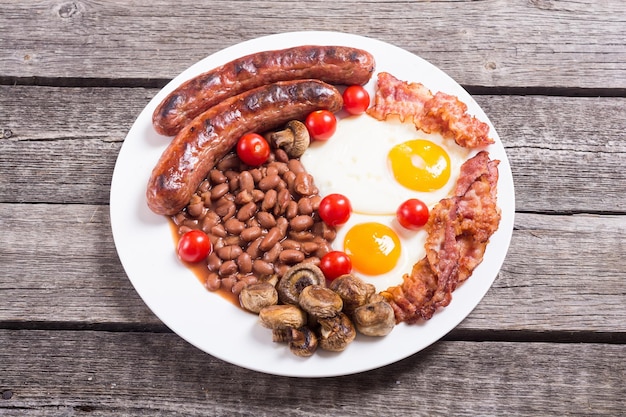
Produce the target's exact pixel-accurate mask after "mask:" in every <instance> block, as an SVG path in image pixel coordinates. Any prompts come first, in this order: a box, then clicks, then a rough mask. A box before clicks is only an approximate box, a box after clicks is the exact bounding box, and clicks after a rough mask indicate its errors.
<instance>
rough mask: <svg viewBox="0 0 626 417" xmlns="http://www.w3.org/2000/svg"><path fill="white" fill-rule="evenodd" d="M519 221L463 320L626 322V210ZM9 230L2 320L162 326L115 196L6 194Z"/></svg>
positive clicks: (2, 207) (1, 221)
mask: <svg viewBox="0 0 626 417" xmlns="http://www.w3.org/2000/svg"><path fill="white" fill-rule="evenodd" d="M25 208H27V211H24V209H25ZM515 229H516V230H515V232H514V235H513V240H512V244H511V248H510V251H509V253H508V256H507V259H506V261H505V263H504V266H503V268H502V270H501V272H500V275H499V277H498V278H497V279H496V282H495V284H494V285H493V287H492V288H491V289H490V291H489V292H488V293H487V295H486V297H485V298H484V299H483V300H482V302H481V303H480V304H479V306H478V308H477V309H476V310H475V311H474V312H473V313H472V314H471V315H470V316H469V317H468V318H467V319H466V320H465V321H464V322H463V323H462V325H461V326H460V327H459V329H460V330H481V331H485V330H486V331H491V330H493V331H510V330H527V331H533V332H547V331H553V330H554V331H563V332H567V331H569V332H608V333H612V332H615V333H618V332H621V333H623V332H626V291H624V285H623V283H624V279H626V275H625V274H626V270H624V267H623V259H622V258H623V254H624V253H626V247H625V246H624V245H625V242H626V239H625V238H624V237H625V236H626V218H625V217H624V216H593V215H575V216H546V215H536V214H524V213H520V214H518V215H517V217H516V220H515ZM0 230H3V242H4V243H3V246H2V248H0V270H1V271H3V272H2V274H1V275H0V294H2V299H4V300H10V302H8V303H0V322H12V323H21V322H28V321H33V322H44V323H63V322H69V323H74V324H76V325H80V324H86V325H89V324H93V323H100V324H105V325H113V326H115V325H126V326H128V325H130V326H143V325H148V326H160V322H159V321H158V319H157V318H156V317H154V316H153V315H152V313H151V312H150V311H149V310H148V309H147V307H146V306H145V305H144V304H143V302H142V301H141V300H140V299H139V296H138V295H137V294H136V293H135V291H134V289H133V287H132V285H131V283H130V281H129V280H128V279H127V278H126V275H125V273H124V270H123V268H122V266H121V265H120V262H119V260H118V258H117V254H116V251H115V247H114V243H113V238H112V235H111V231H110V226H109V217H108V211H107V207H106V206H85V205H48V204H39V205H28V206H27V205H13V204H0ZM599 236H601V237H599ZM172 250H174V249H173V244H172ZM599 259H601V260H602V262H598V260H599ZM453 302H454V301H453ZM86 306H89V308H86Z"/></svg>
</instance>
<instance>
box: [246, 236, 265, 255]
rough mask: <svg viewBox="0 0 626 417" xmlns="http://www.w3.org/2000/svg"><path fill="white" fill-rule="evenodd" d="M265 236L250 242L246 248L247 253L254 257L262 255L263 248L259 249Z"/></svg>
mask: <svg viewBox="0 0 626 417" xmlns="http://www.w3.org/2000/svg"><path fill="white" fill-rule="evenodd" d="M263 238H264V237H263V236H259V237H258V238H256V239H254V240H253V241H252V243H250V244H249V245H248V247H247V248H246V253H247V254H248V255H250V257H251V258H252V259H257V258H258V257H260V256H261V253H262V251H261V249H259V246H260V245H261V242H262V241H263Z"/></svg>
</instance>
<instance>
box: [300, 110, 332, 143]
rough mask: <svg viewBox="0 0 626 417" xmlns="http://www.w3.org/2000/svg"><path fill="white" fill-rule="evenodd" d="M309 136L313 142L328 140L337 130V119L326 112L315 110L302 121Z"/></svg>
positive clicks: (329, 112)
mask: <svg viewBox="0 0 626 417" xmlns="http://www.w3.org/2000/svg"><path fill="white" fill-rule="evenodd" d="M304 124H305V125H306V128H307V129H308V131H309V135H310V136H311V138H313V139H314V140H322V141H323V140H328V139H330V137H331V136H332V135H333V133H335V130H336V129H337V118H336V117H335V115H334V114H333V112H331V111H328V110H317V111H314V112H312V113H310V114H309V115H308V116H307V117H306V119H305V120H304Z"/></svg>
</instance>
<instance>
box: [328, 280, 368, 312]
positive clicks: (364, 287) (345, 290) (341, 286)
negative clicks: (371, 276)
mask: <svg viewBox="0 0 626 417" xmlns="http://www.w3.org/2000/svg"><path fill="white" fill-rule="evenodd" d="M328 288H330V289H331V290H333V291H335V292H336V293H337V294H339V296H340V297H341V299H342V300H343V311H344V312H345V313H346V314H352V312H353V311H354V310H355V309H356V308H358V307H360V306H362V305H365V304H367V303H368V302H369V300H370V297H371V296H372V295H374V293H375V292H376V287H374V286H373V285H372V284H368V283H366V282H365V281H363V280H362V279H361V278H359V277H356V276H354V275H351V274H347V275H342V276H340V277H338V278H336V279H335V280H333V281H332V282H331V283H330V285H329V286H328Z"/></svg>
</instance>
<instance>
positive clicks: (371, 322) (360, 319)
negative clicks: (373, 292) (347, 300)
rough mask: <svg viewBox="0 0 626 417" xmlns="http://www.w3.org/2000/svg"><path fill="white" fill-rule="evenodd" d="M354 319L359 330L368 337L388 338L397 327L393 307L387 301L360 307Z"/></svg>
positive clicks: (355, 311) (353, 316)
mask: <svg viewBox="0 0 626 417" xmlns="http://www.w3.org/2000/svg"><path fill="white" fill-rule="evenodd" d="M352 319H353V320H354V324H355V326H356V328H357V330H358V331H359V332H360V333H362V334H364V335H366V336H386V335H388V334H389V332H391V331H392V330H393V328H394V327H395V325H396V317H395V314H394V311H393V307H391V304H389V303H388V302H387V301H378V302H375V303H369V304H366V305H364V306H361V307H358V308H357V309H356V310H354V314H353V315H352Z"/></svg>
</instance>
